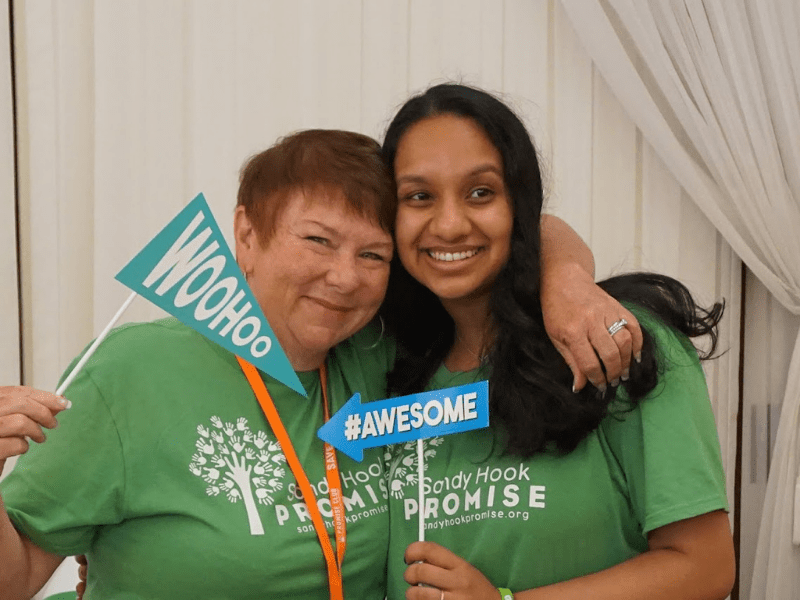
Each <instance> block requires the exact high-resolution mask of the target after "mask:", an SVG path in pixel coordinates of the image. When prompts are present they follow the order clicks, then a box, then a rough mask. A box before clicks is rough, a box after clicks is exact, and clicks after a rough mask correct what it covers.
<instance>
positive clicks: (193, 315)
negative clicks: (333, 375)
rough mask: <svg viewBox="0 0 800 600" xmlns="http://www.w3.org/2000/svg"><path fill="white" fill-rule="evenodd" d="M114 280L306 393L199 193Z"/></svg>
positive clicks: (276, 377) (286, 383)
mask: <svg viewBox="0 0 800 600" xmlns="http://www.w3.org/2000/svg"><path fill="white" fill-rule="evenodd" d="M116 278H117V280H118V281H120V282H122V283H124V284H125V285H127V286H128V287H129V288H131V289H132V290H133V291H134V292H136V293H137V294H139V295H140V296H144V297H145V298H147V299H148V300H150V301H151V302H153V303H154V304H156V305H157V306H159V307H161V308H163V309H164V310H165V311H167V312H168V313H169V314H171V315H173V316H175V317H177V318H178V319H179V320H180V321H181V322H182V323H184V324H186V325H188V326H189V327H191V328H192V329H194V330H196V331H197V332H199V333H201V334H203V335H204V336H206V337H207V338H208V339H210V340H211V341H213V342H216V343H217V344H219V345H220V346H222V347H223V348H226V349H227V350H230V351H231V352H233V353H234V354H236V355H237V356H241V357H242V358H244V359H245V360H247V361H248V362H250V363H252V364H253V365H254V366H256V367H258V368H259V369H261V370H262V371H264V372H265V373H267V374H268V375H271V376H272V377H274V378H275V379H277V380H278V381H280V382H281V383H283V384H285V385H287V386H289V387H290V388H292V389H293V390H295V391H297V392H299V393H300V394H303V395H304V396H306V395H307V394H306V391H305V389H303V384H302V383H300V379H298V377H297V373H295V372H294V369H292V365H291V364H290V363H289V359H288V358H287V357H286V354H285V353H284V351H283V349H282V348H281V346H280V343H279V342H278V339H277V338H276V337H275V334H274V333H273V331H272V328H271V327H270V326H269V323H267V319H266V317H264V313H263V312H262V311H261V307H260V306H259V304H258V301H257V300H256V298H255V296H254V295H253V292H252V291H251V290H250V286H248V285H247V282H246V281H245V278H244V275H243V274H242V272H241V271H240V270H239V267H238V266H236V259H235V258H234V257H233V254H231V251H230V249H229V248H228V244H227V243H226V242H225V238H224V237H223V236H222V232H221V231H220V229H219V226H218V225H217V222H216V220H215V219H214V215H213V214H212V213H211V209H210V208H209V206H208V203H207V202H206V199H205V197H204V196H203V194H198V195H197V196H196V197H195V199H194V200H192V201H191V202H190V203H189V204H187V205H186V207H185V208H184V209H183V210H182V211H181V212H180V213H178V215H177V216H176V217H175V218H174V219H172V221H170V222H169V223H168V224H167V225H166V226H165V227H164V229H162V230H161V232H159V233H158V234H157V235H156V237H154V238H153V239H152V240H151V241H150V243H148V244H147V246H145V247H144V248H143V249H142V250H141V251H140V252H139V254H137V255H136V256H134V257H133V259H131V261H130V262H129V263H128V264H127V265H125V266H124V267H123V268H122V270H121V271H120V272H119V273H117V277H116Z"/></svg>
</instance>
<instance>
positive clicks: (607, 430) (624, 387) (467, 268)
mask: <svg viewBox="0 0 800 600" xmlns="http://www.w3.org/2000/svg"><path fill="white" fill-rule="evenodd" d="M383 152H384V157H385V159H386V161H387V165H388V166H389V167H390V169H391V170H392V174H393V176H394V178H395V181H396V185H397V196H398V200H399V207H398V212H397V219H396V223H395V241H396V252H397V256H398V257H399V261H395V263H396V264H393V266H392V274H391V276H390V286H389V293H388V296H387V300H386V303H385V305H384V307H383V312H384V314H385V315H386V317H387V320H388V321H389V322H390V325H391V327H390V330H391V331H392V332H393V333H394V334H395V336H396V339H397V341H398V357H397V362H396V364H395V367H394V370H393V371H392V373H391V374H390V377H389V384H390V388H391V391H392V392H394V393H397V394H403V393H411V392H415V391H419V390H420V389H424V388H428V389H437V388H445V387H451V386H455V385H461V384H465V383H469V382H472V381H476V380H481V379H487V378H488V379H489V389H490V419H491V422H492V426H491V428H489V429H485V430H479V431H474V432H468V433H462V434H456V435H451V436H446V437H443V438H434V439H431V440H426V442H425V461H426V464H425V468H426V471H425V477H424V482H423V483H424V487H425V490H426V502H425V506H424V507H420V506H419V505H418V503H417V492H416V487H417V486H416V483H417V481H416V454H415V448H414V444H407V445H405V446H400V447H399V448H395V449H393V451H392V452H390V455H391V460H392V465H391V467H390V473H389V490H390V499H389V502H390V521H391V536H390V551H389V567H388V574H389V590H388V592H389V593H388V597H389V598H390V599H394V598H402V597H406V598H409V599H412V600H417V599H420V600H423V599H429V600H437V599H439V600H444V599H446V600H456V599H459V600H460V599H465V598H486V599H488V598H497V597H498V589H499V590H500V596H502V597H503V598H505V597H507V595H508V594H513V596H514V597H515V598H517V600H523V599H531V600H534V599H541V600H545V599H564V600H567V599H573V598H582V599H584V600H605V599H609V600H610V599H612V598H613V599H614V600H633V599H645V598H646V599H648V600H654V599H661V598H663V599H665V600H666V599H674V598H698V599H701V598H702V599H712V598H725V597H726V596H727V594H728V593H729V591H730V589H731V586H732V584H733V577H734V558H733V546H732V541H731V534H730V530H729V526H728V520H727V515H726V512H725V511H726V509H727V503H726V497H725V485H724V475H723V471H722V466H721V459H720V454H719V443H718V440H717V437H716V431H715V427H714V420H713V416H712V413H711V407H710V403H709V400H708V396H707V391H706V385H705V380H704V378H703V373H702V370H701V368H700V365H699V361H698V355H697V352H696V350H695V348H694V347H693V346H692V344H691V343H690V342H689V340H688V337H694V336H698V335H705V334H709V335H711V336H712V339H713V340H715V329H714V328H715V326H716V324H717V322H718V320H719V318H720V316H721V312H722V307H721V305H715V306H714V307H713V308H712V309H711V310H710V311H704V310H702V309H699V308H698V307H697V306H696V305H695V304H694V302H693V300H692V297H691V295H690V294H689V293H688V291H687V290H686V289H685V288H684V287H683V286H682V285H680V284H679V283H678V282H676V281H674V280H672V279H669V278H666V277H660V276H656V275H647V274H638V275H631V276H625V277H619V278H616V279H614V280H610V281H608V282H606V283H605V284H604V287H605V289H606V290H607V291H609V292H610V293H611V294H612V295H614V296H615V297H617V298H620V299H625V300H627V301H629V302H630V304H629V305H628V306H629V308H630V309H631V311H633V312H634V313H635V314H636V316H637V317H638V318H639V320H640V323H641V324H642V325H643V330H644V332H645V337H644V346H643V352H642V356H641V359H640V362H635V363H634V364H633V365H631V369H630V373H629V374H628V375H629V376H628V377H623V379H627V381H624V382H622V384H621V385H620V387H619V388H616V389H615V388H613V387H611V388H609V389H608V390H606V391H605V393H603V392H602V391H597V390H595V389H594V388H587V389H584V390H583V391H581V392H579V393H574V391H573V389H572V385H571V384H572V378H571V375H570V372H569V369H568V368H567V365H566V364H565V363H564V361H563V360H562V359H561V357H560V356H559V355H558V353H557V351H556V349H555V347H554V346H553V345H552V343H551V342H550V341H549V340H548V338H547V336H546V334H545V329H544V321H543V316H542V309H541V304H540V295H539V292H540V289H539V264H540V261H539V259H540V239H539V218H540V211H541V208H542V199H543V198H542V193H543V192H542V185H541V180H540V173H539V167H538V163H537V159H536V152H535V149H534V147H533V145H532V142H531V140H530V137H529V135H528V133H527V132H526V130H525V128H524V126H523V125H522V123H521V122H520V120H519V119H518V118H517V117H516V116H515V115H514V114H513V113H512V111H511V110H509V109H508V107H506V106H505V105H504V104H503V103H502V102H500V101H499V100H497V99H496V98H494V97H493V96H491V95H489V94H487V93H485V92H482V91H480V90H476V89H472V88H468V87H465V86H461V85H450V84H445V85H439V86H435V87H433V88H431V89H429V90H428V91H427V92H425V93H424V94H422V95H420V96H417V97H414V98H412V99H411V100H409V101H408V102H407V103H406V104H405V105H404V106H403V107H402V108H401V109H400V111H399V112H398V114H397V116H396V117H395V118H394V120H393V121H392V123H391V124H390V126H389V129H388V131H387V135H386V139H385V141H384V147H383ZM606 325H607V326H608V327H609V332H608V333H609V335H611V336H613V335H614V334H615V331H617V330H618V329H619V327H620V325H619V324H616V323H607V324H606ZM687 336H688V337H687ZM615 392H616V393H615ZM420 510H424V511H425V517H426V523H427V527H428V529H427V537H426V539H427V540H430V541H426V542H415V541H414V540H416V539H417V523H418V521H417V519H418V518H419V512H420ZM409 584H411V587H409ZM418 584H423V585H420V586H418ZM508 590H511V592H509V591H508Z"/></svg>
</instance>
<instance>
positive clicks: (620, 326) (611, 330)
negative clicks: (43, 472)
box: [608, 319, 628, 336]
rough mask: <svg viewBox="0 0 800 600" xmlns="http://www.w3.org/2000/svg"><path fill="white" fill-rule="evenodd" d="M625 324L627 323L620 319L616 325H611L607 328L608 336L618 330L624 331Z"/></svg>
mask: <svg viewBox="0 0 800 600" xmlns="http://www.w3.org/2000/svg"><path fill="white" fill-rule="evenodd" d="M627 324H628V322H627V321H626V320H625V319H620V320H619V321H617V322H616V323H612V324H611V327H609V328H608V335H612V336H613V335H614V334H615V333H617V332H618V331H619V330H620V329H624V328H625V325H627Z"/></svg>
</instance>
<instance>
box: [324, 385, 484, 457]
mask: <svg viewBox="0 0 800 600" xmlns="http://www.w3.org/2000/svg"><path fill="white" fill-rule="evenodd" d="M488 426H489V382H488V381H478V382H476V383H468V384H466V385H459V386H456V387H451V388H445V389H441V390H433V391H432V392H422V393H419V394H410V395H408V396H399V397H397V398H389V399H387V400H378V401H376V402H368V403H367V404H361V394H359V393H355V394H353V397H352V398H350V400H348V401H347V404H345V405H344V406H343V407H342V408H340V409H339V410H338V411H337V412H336V414H335V415H333V417H331V419H330V420H329V421H328V422H327V423H325V425H323V426H322V427H320V428H319V431H317V436H319V438H320V439H321V440H322V441H324V442H328V443H329V444H330V445H331V446H333V447H334V448H336V449H337V450H339V451H340V452H343V453H344V454H346V455H347V456H349V457H350V458H352V459H353V460H357V461H359V462H360V461H361V460H362V459H363V458H364V448H374V447H376V446H385V445H387V444H399V443H402V442H408V441H411V440H418V439H421V438H429V437H436V436H442V435H449V434H451V433H460V432H462V431H470V430H472V429H482V428H484V427H488Z"/></svg>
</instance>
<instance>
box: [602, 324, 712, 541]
mask: <svg viewBox="0 0 800 600" xmlns="http://www.w3.org/2000/svg"><path fill="white" fill-rule="evenodd" d="M637 317H639V319H640V322H641V323H642V325H643V326H645V327H647V329H648V331H649V332H650V333H651V334H653V336H654V338H655V340H656V344H657V347H658V352H659V360H660V361H662V372H661V374H660V375H659V382H658V385H657V386H656V388H655V389H654V390H653V391H652V392H651V393H650V394H649V395H648V397H646V398H645V399H643V400H642V401H641V402H640V403H639V405H638V406H637V407H636V408H635V409H633V410H632V411H630V412H622V413H616V414H615V415H612V416H609V417H607V418H606V419H605V420H604V421H603V424H602V425H601V432H602V434H604V436H605V438H606V440H607V442H608V444H609V447H610V448H611V451H612V452H613V454H614V456H615V457H616V459H617V461H618V462H619V464H620V467H621V468H622V471H623V473H624V477H625V480H626V483H627V486H628V493H629V495H630V501H631V505H632V509H633V511H634V513H635V514H636V516H637V518H638V519H639V522H640V524H641V526H642V529H643V531H644V532H645V533H647V532H649V531H652V530H653V529H656V528H658V527H662V526H664V525H667V524H669V523H674V522H676V521H680V520H683V519H688V518H691V517H695V516H698V515H701V514H705V513H708V512H711V511H714V510H718V509H724V510H727V509H728V503H727V498H726V492H725V473H724V471H723V468H722V458H721V454H720V446H719V438H718V436H717V429H716V424H715V422H714V415H713V413H712V410H711V402H710V400H709V397H708V389H707V386H706V381H705V377H704V375H703V370H702V367H701V366H700V361H699V360H698V357H697V352H696V351H695V349H694V346H693V345H692V344H691V342H690V341H689V339H688V338H686V337H685V336H683V335H682V334H680V333H678V332H675V331H673V330H671V329H669V328H667V327H666V326H664V325H662V324H660V323H658V322H657V321H655V320H653V319H652V318H648V317H646V316H644V315H642V316H641V317H640V316H639V315H638V314H637ZM620 396H623V393H620ZM622 399H623V400H624V398H622Z"/></svg>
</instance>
